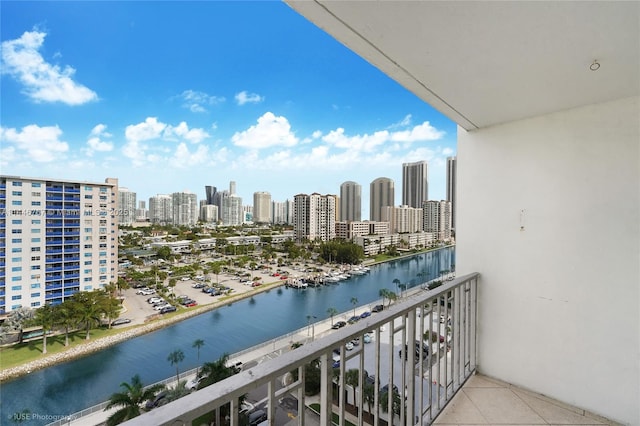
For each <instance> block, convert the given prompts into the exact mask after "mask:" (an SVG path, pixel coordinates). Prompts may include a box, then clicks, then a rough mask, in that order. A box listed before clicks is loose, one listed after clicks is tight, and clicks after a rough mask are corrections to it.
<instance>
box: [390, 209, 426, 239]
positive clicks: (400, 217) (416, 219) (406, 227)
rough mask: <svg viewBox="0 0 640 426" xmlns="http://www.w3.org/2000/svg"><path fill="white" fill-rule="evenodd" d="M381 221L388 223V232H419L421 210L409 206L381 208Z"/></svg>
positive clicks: (420, 227) (420, 229) (421, 226)
mask: <svg viewBox="0 0 640 426" xmlns="http://www.w3.org/2000/svg"><path fill="white" fill-rule="evenodd" d="M382 221H383V222H389V231H390V232H392V233H403V232H421V231H422V228H423V225H422V209H416V208H413V207H409V206H399V207H393V206H390V207H383V208H382Z"/></svg>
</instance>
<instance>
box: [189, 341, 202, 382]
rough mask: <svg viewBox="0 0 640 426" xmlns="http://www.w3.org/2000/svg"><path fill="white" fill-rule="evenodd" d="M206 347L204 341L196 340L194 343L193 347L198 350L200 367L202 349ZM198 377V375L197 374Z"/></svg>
mask: <svg viewBox="0 0 640 426" xmlns="http://www.w3.org/2000/svg"><path fill="white" fill-rule="evenodd" d="M203 346H204V340H202V339H196V340H194V341H193V344H192V345H191V347H192V348H196V350H197V351H198V366H200V348H201V347H203ZM196 375H197V373H196Z"/></svg>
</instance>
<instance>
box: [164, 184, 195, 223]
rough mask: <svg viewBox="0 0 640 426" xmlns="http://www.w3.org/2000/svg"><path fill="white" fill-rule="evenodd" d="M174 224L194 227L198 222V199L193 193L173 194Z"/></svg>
mask: <svg viewBox="0 0 640 426" xmlns="http://www.w3.org/2000/svg"><path fill="white" fill-rule="evenodd" d="M171 202H172V206H173V224H174V225H179V226H193V225H195V224H196V223H197V222H198V216H199V215H198V213H199V212H198V197H197V196H196V194H194V193H193V192H189V191H183V192H174V193H173V194H171Z"/></svg>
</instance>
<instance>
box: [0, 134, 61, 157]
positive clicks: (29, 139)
mask: <svg viewBox="0 0 640 426" xmlns="http://www.w3.org/2000/svg"><path fill="white" fill-rule="evenodd" d="M61 135H62V130H60V128H59V127H58V126H45V127H40V126H38V125H36V124H30V125H28V126H25V127H23V128H22V130H21V131H17V130H16V129H14V128H1V127H0V141H6V142H9V143H11V144H13V145H14V146H15V148H17V150H18V151H25V153H26V155H27V157H28V159H30V160H33V161H36V162H38V163H47V162H51V161H54V160H57V159H59V157H60V156H61V155H62V154H63V153H65V152H67V151H68V150H69V144H67V143H66V142H64V141H61V140H60V136H61ZM8 152H10V151H8ZM14 153H15V151H14Z"/></svg>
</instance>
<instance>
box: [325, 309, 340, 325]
mask: <svg viewBox="0 0 640 426" xmlns="http://www.w3.org/2000/svg"><path fill="white" fill-rule="evenodd" d="M337 313H338V310H337V309H336V308H334V307H331V308H329V309H327V315H329V316H330V317H331V326H332V327H333V316H334V315H336V314H337Z"/></svg>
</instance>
